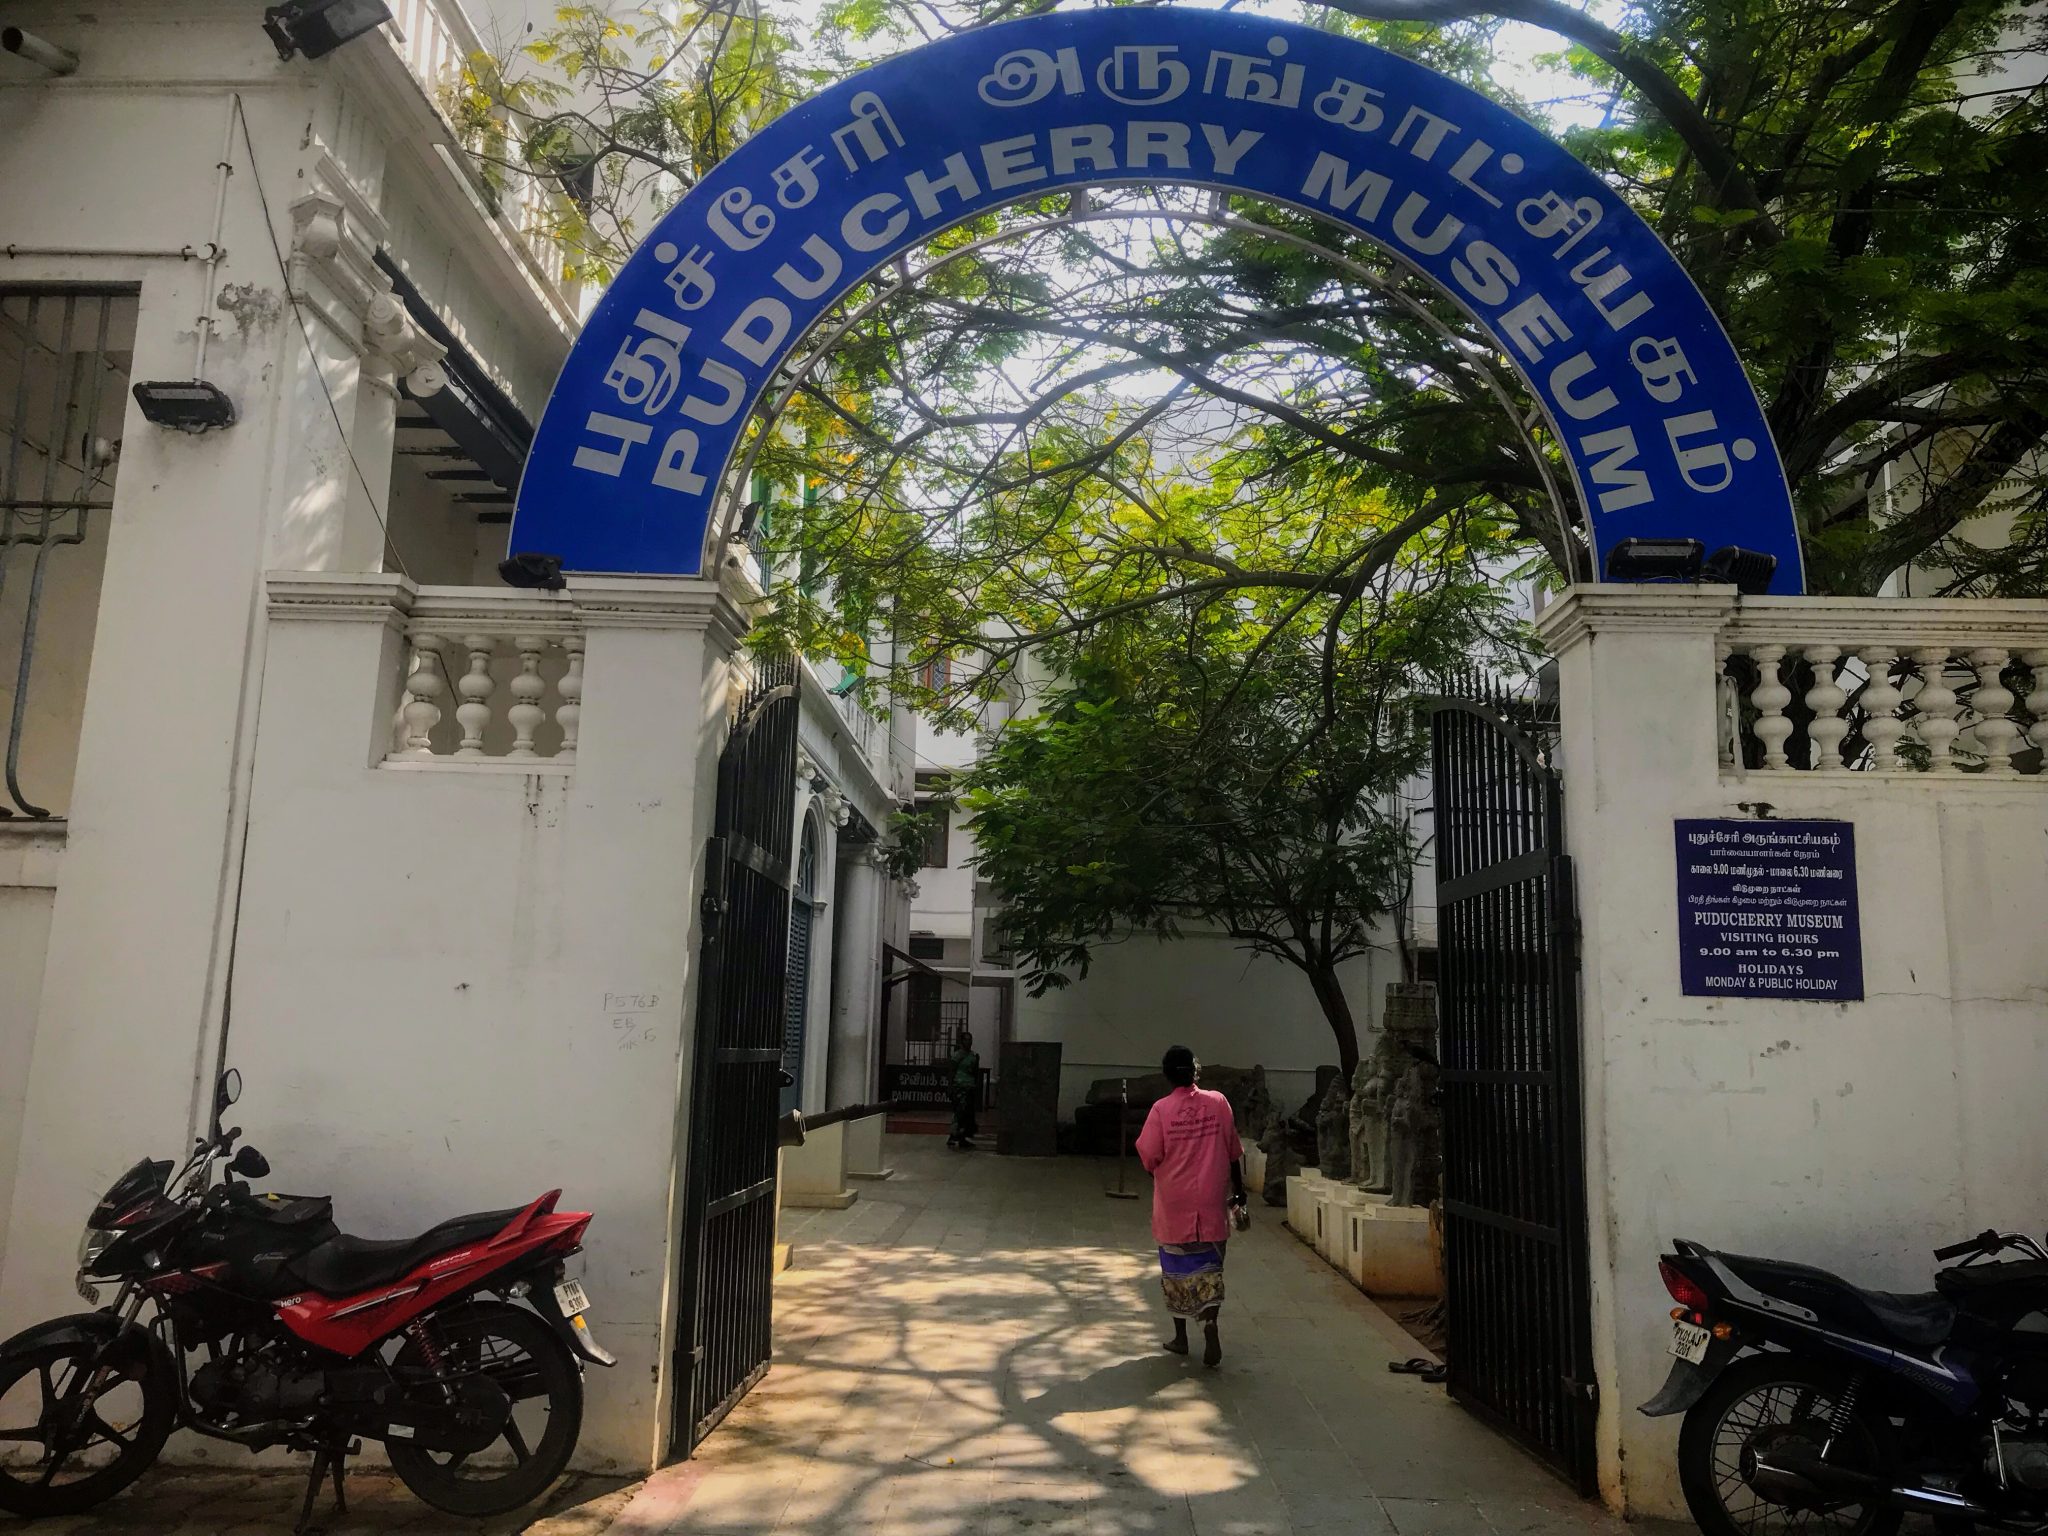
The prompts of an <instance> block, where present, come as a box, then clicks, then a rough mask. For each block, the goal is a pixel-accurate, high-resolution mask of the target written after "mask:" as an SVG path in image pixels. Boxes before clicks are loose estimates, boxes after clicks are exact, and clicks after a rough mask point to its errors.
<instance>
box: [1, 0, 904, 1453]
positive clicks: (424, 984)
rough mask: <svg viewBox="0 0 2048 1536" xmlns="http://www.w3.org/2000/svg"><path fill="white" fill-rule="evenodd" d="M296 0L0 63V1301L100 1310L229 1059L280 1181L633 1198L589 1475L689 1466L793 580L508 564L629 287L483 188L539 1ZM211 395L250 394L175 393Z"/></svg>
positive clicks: (394, 1215) (875, 748)
mask: <svg viewBox="0 0 2048 1536" xmlns="http://www.w3.org/2000/svg"><path fill="white" fill-rule="evenodd" d="M262 9H263V8H262V7H261V6H260V5H258V4H254V3H248V4H243V3H220V4H206V5H197V6H194V5H169V4H154V3H140V0H136V3H116V4H113V5H109V6H103V7H97V8H95V10H94V11H93V13H92V14H91V15H90V16H85V15H82V14H81V13H79V12H78V11H77V10H76V9H75V8H67V7H60V6H55V5H34V4H27V5H20V6H15V7H12V8H11V9H10V11H9V13H8V21H9V22H10V24H19V25H20V26H22V27H24V28H26V29H27V30H28V31H29V32H30V34H31V35H33V36H35V37H38V38H42V39H45V40H47V41H48V42H49V43H51V44H52V45H53V46H55V47H56V48H58V49H61V50H63V51H64V53H65V54H68V55H70V56H72V57H73V58H75V60H76V63H75V65H74V66H71V67H69V68H67V69H60V70H52V69H47V68H43V67H39V66H36V65H34V64H32V63H30V62H28V61H27V60H24V59H22V58H19V57H14V56H0V146H4V148H0V206H4V207H5V208H6V209H7V210H9V211H8V213H7V214H6V215H5V216H4V218H0V225H4V227H0V246H4V248H5V251H6V254H5V257H4V258H0V675H4V677H5V679H6V682H5V684H4V685H0V727H4V728H5V729H6V730H7V733H8V743H7V745H8V750H9V758H8V761H9V763H10V780H9V782H10V788H9V790H8V792H7V793H6V795H5V796H0V809H4V811H5V813H6V814H4V815H0V977H4V984H0V1213H4V1217H5V1220H4V1225H0V1334H5V1333H10V1332H12V1331H14V1330H15V1329H16V1328H18V1327H21V1326H24V1325H26V1324H27V1323H29V1322H32V1321H35V1320H37V1319H39V1318H41V1317H44V1316H48V1315H51V1314H53V1313H58V1312H64V1311H70V1310H75V1309H76V1307H77V1305H78V1303H77V1299H76V1297H75V1296H73V1295H72V1294H71V1269H72V1262H73V1251H74V1248H75V1244H76V1240H77V1234H78V1229H79V1227H80V1225H81V1224H82V1222H83V1220H84V1217H85V1214H86V1212H87V1211H88V1210H89V1209H90V1207H91V1205H92V1203H93V1202H94V1200H96V1199H97V1197H98V1195H99V1193H100V1192H101V1191H102V1190H103V1189H104V1188H105V1187H106V1186H107V1184H108V1183H109V1182H111V1180H112V1179H113V1178H114V1177H115V1176H116V1175H117V1174H118V1173H119V1172H120V1171H121V1170H122V1169H123V1168H124V1167H126V1166H127V1165H128V1164H130V1163H132V1162H133V1161H134V1160H136V1159H137V1158H139V1157H142V1156H144V1155H150V1156H162V1155H166V1154H169V1153H172V1152H175V1151H176V1150H178V1149H179V1148H180V1146H181V1145H182V1144H183V1143H185V1142H187V1141H188V1140H189V1138H190V1137H191V1136H192V1135H193V1133H194V1131H195V1129H196V1128H197V1127H198V1126H199V1125H200V1123H201V1115H202V1109H203V1106H204V1105H205V1104H206V1102H207V1100H208V1098H209V1096H210V1084H211V1081H212V1078H213V1077H214V1075H215V1073H216V1072H217V1071H218V1069H219V1068H220V1067H221V1066H222V1065H223V1064H233V1065H235V1066H236V1067H238V1068H239V1069H240V1070H241V1071H242V1073H243V1074H244V1076H245V1078H246V1080H247V1092H246V1095H245V1097H244V1100H243V1102H242V1104H241V1106H240V1107H239V1109H238V1110H237V1111H236V1115H237V1117H238V1118H239V1120H240V1121H241V1123H242V1124H243V1125H244V1127H245V1129H246V1131H247V1133H248V1137H249V1139H250V1140H251V1141H252V1142H254V1143H255V1144H257V1145H259V1146H261V1147H262V1148H263V1150H264V1151H265V1152H266V1154H267V1155H268V1156H269V1158H270V1159H271V1161H272V1163H273V1165H274V1166H275V1167H276V1168H277V1170H278V1174H277V1178H276V1180H275V1182H276V1184H277V1185H278V1187H282V1188H295V1189H301V1190H315V1191H320V1192H331V1193H332V1194H333V1195H334V1196H335V1200H336V1207H337V1215H338V1218H339V1219H340V1221H341V1222H342V1224H343V1225H344V1227H345V1228H346V1229H348V1230H351V1231H356V1232H361V1233H365V1234H369V1235H385V1236H388V1235H401V1234H408V1235H409V1234H410V1233H412V1232H416V1231H419V1230H421V1229H424V1228H425V1227H427V1226H429V1225H431V1224H433V1223H434V1222H435V1221H438V1220H440V1219H442V1218H445V1217H447V1216H449V1215H452V1214H455V1213H457V1212H461V1211H466V1210H476V1209H489V1208H495V1207H503V1206H507V1205H514V1204H519V1203H523V1202H524V1201H527V1200H530V1199H532V1198H533V1197H534V1196H536V1195H538V1194H540V1193H541V1192H543V1191H544V1190H547V1189H549V1188H552V1187H555V1186H561V1187H562V1188H563V1190H564V1197H563V1204H564V1207H565V1208H582V1209H590V1210H593V1211H595V1212H596V1221H595V1223H594V1224H593V1227H592V1229H591V1236H590V1239H589V1243H588V1248H587V1252H586V1254H585V1256H584V1258H583V1259H582V1260H580V1261H578V1262H580V1263H582V1264H583V1265H584V1266H585V1271H584V1276H583V1278H584V1280H585V1283H586V1285H587V1286H588V1288H589V1291H590V1293H591V1295H592V1297H593V1300H594V1303H595V1307H594V1311H593V1314H592V1318H593V1324H594V1327H595V1329H596V1331H597V1333H598V1335H599V1336H600V1337H601V1338H605V1339H607V1341H608V1343H609V1344H610V1347H611V1348H612V1349H613V1350H614V1351H615V1352H616V1353H617V1354H618V1355H619V1356H620V1358H621V1365H620V1367H619V1368H618V1369H617V1370H614V1371H611V1372H605V1373H598V1374H595V1375H593V1377H592V1379H591V1383H590V1389H591V1401H590V1407H589V1412H588V1414H587V1416H586V1419H585V1424H584V1431H583V1442H582V1446H581V1448H580V1451H579V1460H580V1462H581V1464H583V1465H585V1466H589V1467H593V1468H598V1467H603V1468H615V1469H619V1470H623V1471H629V1472H644V1471H645V1470H647V1469H648V1468H649V1467H650V1466H651V1465H653V1464H655V1462H656V1461H657V1460H659V1459H660V1458H661V1457H662V1456H663V1455H664V1453H665V1450H666V1447H667V1446H668V1444H669V1438H670V1436H669V1430H670V1423H669V1420H670V1408H669V1399H670V1397H671V1396H672V1394H673V1391H674V1375H675V1365H674V1357H675V1350H676V1339H677V1331H678V1327H679V1324H678V1319H677V1316H676V1306H677V1283H676V1268H677V1263H678V1235H677V1230H678V1216H677V1209H678V1199H679V1195H678V1190H679V1187H680V1185H679V1181H680V1180H681V1179H682V1177H683V1172H684V1170H683V1168H682V1158H683V1150H682V1149H683V1148H684V1147H685V1145H686V1135H685V1133H686V1129H687V1127H686V1118H687V1111H686V1106H687V1104H688V1085H689V1083H690V1081H691V1071H692V1066H693V1062H692V1059H691V1042H692V1040H693V1038H694V1036H693V1029H694V1022H693V999H694V995H695V990H696V987H697V983H698V970H699V950H700V943H701V938H702V934H701V930H700V904H701V897H702V896H703V894H704V893H703V889H702V886H703V863H704V846H705V840H706V838H707V836H708V835H709V832H710V828H711V822H712V817H713V809H714V807H713V801H714V794H715V784H716V773H715V764H716V758H717V753H718V748H719V744H720V742H721V741H722V740H723V737H724V734H725V731H726V728H727V721H728V719H729V711H730V708H731V705H732V701H733V700H734V698H735V697H736V694H737V689H736V686H735V684H736V679H737V677H738V675H739V674H740V673H741V672H743V670H744V669H745V667H746V665H747V663H746V659H745V656H744V651H743V647H742V645H741V640H742V636H743V635H744V633H745V630H746V628H747V625H748V616H747V608H748V604H749V603H750V601H751V600H752V599H753V597H754V596H755V595H756V593H757V592H758V588H756V587H754V586H753V585H752V584H751V583H750V582H749V581H748V580H747V578H746V573H745V572H744V571H741V570H735V571H731V572H728V573H726V577H725V579H724V580H723V582H722V583H721V582H720V581H675V580H667V581H657V580H638V579H634V578H611V579H590V580H584V579H578V580H576V581H574V582H573V583H572V584H571V585H570V586H569V587H568V589H567V590H566V591H544V590H513V589H510V588H508V587H506V586H504V585H503V584H502V583H501V582H500V581H499V580H498V578H497V575H496V574H495V569H494V568H495V566H496V563H497V561H498V559H499V558H500V557H501V556H502V555H503V553H504V528H503V524H504V522H505V520H506V518H507V516H508V514H509V510H510V502H511V493H512V491H513V489H514V488H515V486H516V482H517V475H518V472H519V467H520V463H521V461H522V459H523V455H524V447H525V441H524V440H525V439H527V438H530V435H531V425H530V424H531V422H532V421H533V420H534V419H535V418H536V417H537V416H538V414H539V412H540V409H541V406H542V404H543V402H544V400H545V398H546V395H547V392H548V389H549V387H550V385H551V382H552V380H553V378H554V374H555V372H556V370H557V368H558V367H559V365H560V362H561V360H562V358H563V357H564V356H565V355H566V352H567V349H568V347H569V344H570V342H571V340H572V339H573V337H574V335H575V334H576V331H577V328H578V323H579V319H580V316H581V314H582V312H583V306H584V303H585V301H586V299H587V297H588V296H587V295H585V294H584V293H583V292H581V291H580V290H579V288H578V287H577V285H576V284H575V283H574V282H573V281H571V280H569V279H568V278H566V277H565V275H564V274H565V272H566V271H567V270H568V263H567V253H565V252H563V251H562V250H561V249H559V248H558V247H556V246H554V245H553V244H551V242H550V240H549V238H548V230H549V228H550V227H551V226H550V223H549V219H548V208H547V199H548V198H550V197H552V196H555V195H556V194H555V193H554V192H553V191H552V190H551V189H550V188H548V187H546V186H544V185H541V184H538V183H534V182H530V181H516V182H515V184H514V185H512V186H510V187H507V188H503V189H498V190H493V189H492V188H490V187H488V186H486V185H485V184H484V183H483V182H482V181H481V180H480V179H479V178H478V177H477V176H475V175H474V174H473V172H472V171H471V169H470V162H469V161H468V160H467V159H466V158H465V156H464V153H463V149H462V145H461V143H460V142H459V139H458V136H457V134H456V132H455V130H454V128H453V126H452V124H451V122H450V120H449V118H448V116H447V115H446V113H445V112H444V110H443V107H442V103H443V101H444V100H445V99H446V97H445V93H446V91H447V90H448V88H449V87H450V86H451V85H452V83H453V82H454V79H455V75H456V72H457V71H458V70H459V68H460V64H461V61H462V60H463V59H464V58H466V57H468V56H469V55H470V54H472V53H474V52H476V51H477V50H479V49H481V48H485V47H488V46H492V45H494V44H495V43H496V42H497V41H499V40H501V39H502V37H503V36H509V35H513V34H514V33H516V32H517V30H518V29H520V28H522V27H523V26H524V25H525V21H526V20H527V17H526V14H525V12H526V10H528V9H531V8H530V7H522V6H520V5H517V4H510V3H508V4H507V6H506V9H505V14H504V15H502V16H494V15H488V14H482V15H479V16H478V17H476V18H474V19H473V18H472V17H470V16H468V15H466V14H465V13H464V11H463V10H462V7H461V5H460V4H459V3H458V0H398V3H395V4H394V5H393V7H392V9H393V11H394V13H395V14H394V18H393V20H392V21H391V22H389V23H387V24H385V25H383V26H381V27H378V28H376V29H374V30H373V31H372V32H370V33H368V34H367V35H365V36H363V37H361V38H359V39H357V40H355V41H353V42H350V43H348V44H346V45H345V46H343V47H341V48H339V49H338V50H336V51H334V52H333V53H331V54H329V55H328V56H326V57H324V58H320V59H314V60H309V59H306V58H303V57H301V58H295V59H292V60H289V61H281V60H280V59H279V57H278V54H277V51H276V50H275V49H274V48H273V46H272V44H271V42H270V40H269V39H268V38H267V37H266V36H265V34H264V30H263V27H262V25H261V22H262ZM216 210H218V212H216ZM195 378H197V379H203V380H205V381H206V382H207V383H209V384H211V385H212V386H215V388H216V389H217V390H218V392H219V394H220V396H222V397H224V398H225V400H226V401H228V402H230V403H231V405H232V410H233V418H234V419H233V421H232V424H231V425H226V426H222V427H218V428H216V429H214V430H209V431H205V432H202V433H190V434H188V433H186V432H182V431H177V430H171V429H167V428H165V427H162V426H159V425H156V424H153V423H152V422H151V421H150V420H148V419H147V418H146V417H145V415H144V413H143V409H142V407H141V405H139V404H138V402H137V401H136V399H135V398H134V397H133V394H132V387H133V386H134V385H136V384H142V383H148V382H154V381H167V382H171V383H175V384H179V385H183V386H189V385H190V382H191V381H192V380H194V379H195ZM188 392H189V391H188ZM159 393H162V392H159ZM173 393H176V392H173ZM39 573H40V575H39ZM32 610H33V612H32ZM836 681H837V679H836V678H835V677H833V676H827V675H820V674H819V673H818V672H817V671H816V670H815V669H811V668H808V667H807V668H805V669H803V675H802V683H801V694H802V706H803V712H802V719H801V726H800V744H801V750H802V762H801V771H800V774H799V781H798V793H797V795H796V797H795V800H794V803H793V804H792V805H791V807H790V815H791V816H792V818H793V820H794V825H795V827H796V830H797V843H798V846H800V847H807V848H808V849H809V857H808V859H807V860H805V861H804V862H803V868H802V869H801V871H800V873H799V875H798V876H797V878H799V879H800V880H801V881H802V882H803V884H802V887H801V889H800V890H799V891H797V892H796V893H795V894H796V896H797V897H798V898H799V900H798V901H797V902H796V909H797V912H798V913H799V915H800V916H801V917H802V919H803V920H804V921H805V922H806V923H807V928H806V933H805V937H806V938H807V939H808V943H806V944H805V945H804V947H803V954H804V956H805V957H806V958H805V959H804V961H803V963H802V967H801V970H800V971H799V972H798V973H797V974H795V975H793V976H792V978H791V985H790V989H789V994H790V997H791V1000H792V1003H791V1016H790V1018H789V1021H788V1028H787V1032H786V1036H785V1046H786V1049H785V1065H786V1068H788V1069H790V1070H791V1074H792V1076H793V1077H795V1078H796V1079H797V1082H796V1085H795V1086H794V1088H793V1090H792V1094H791V1098H792V1100H793V1101H794V1102H796V1103H799V1104H801V1105H802V1106H803V1107H805V1108H811V1109H816V1108H823V1107H827V1106H828V1105H830V1104H833V1103H844V1102H856V1101H862V1100H866V1099H870V1098H872V1097H874V1096H875V1089H876V1081H875V1079H876V1077H877V1075H878V1067H879V1059H880V1052H879V1046H878V1041H879V1030H878V1025H877V1023H876V1020H877V1019H878V1016H879V1009H880V1006H881V985H880V975H879V972H880V967H881V963H882V944H883V939H884V936H885V935H888V936H890V937H892V938H895V939H898V940H900V937H901V926H902V919H901V917H900V915H899V912H898V909H899V908H900V906H901V901H902V889H901V887H900V885H898V884H897V883H896V882H894V881H892V880H890V879H889V878H888V876H887V875H886V874H885V872H884V871H883V870H882V869H881V868H879V867H878V865H877V864H876V863H875V862H874V860H873V859H872V858H871V857H868V856H866V855H865V854H863V852H862V850H863V849H866V848H870V847H871V846H872V845H873V843H874V842H875V840H876V838H877V837H878V836H879V835H880V834H881V832H882V830H883V829H884V827H885V826H886V823H887V820H888V817H889V816H890V814H891V813H892V812H893V810H894V808H895V806H896V804H897V802H898V801H899V799H901V798H902V797H904V796H905V795H907V794H908V791H909V769H908V763H909V741H908V735H907V733H908V731H909V730H910V729H911V724H910V722H909V720H908V717H907V716H901V715H899V716H898V717H897V718H896V719H895V720H893V721H877V720H875V719H873V718H872V717H870V716H869V715H868V714H866V713H865V712H863V711H862V710H860V709H859V708H857V707H855V706H853V705H852V704H849V703H847V702H846V701H845V700H843V699H841V698H840V697H838V696H836V695H835V694H834V693H833V692H832V691H831V686H830V685H831V684H833V683H834V682H836ZM17 706H18V707H17ZM16 720H18V721H19V724H18V726H17V725H15V724H13V723H11V722H14V721H16ZM892 925H893V926H892ZM835 1029H836V1030H837V1032H838V1034H839V1036H840V1038H841V1040H842V1041H846V1042H852V1043H851V1044H850V1045H849V1046H848V1048H847V1049H846V1050H844V1051H843V1052H839V1053H835V1051H834V1049H833V1046H832V1044H831V1039H830V1036H831V1034H832V1033H833V1031H834V1030H835ZM863 1042H866V1043H863ZM835 1094H836V1095H838V1097H836V1098H835V1097H834V1095H835ZM875 1139H876V1142H877V1147H876V1153H875V1156H874V1157H873V1158H871V1159H870V1160H871V1161H877V1162H878V1156H879V1151H878V1145H879V1138H878V1137H877V1138H875ZM851 1155H852V1156H853V1159H854V1162H855V1164H856V1166H858V1165H859V1156H860V1153H859V1152H858V1150H856V1151H855V1152H854V1153H853V1154H851ZM194 1449H195V1450H196V1449H197V1448H194Z"/></svg>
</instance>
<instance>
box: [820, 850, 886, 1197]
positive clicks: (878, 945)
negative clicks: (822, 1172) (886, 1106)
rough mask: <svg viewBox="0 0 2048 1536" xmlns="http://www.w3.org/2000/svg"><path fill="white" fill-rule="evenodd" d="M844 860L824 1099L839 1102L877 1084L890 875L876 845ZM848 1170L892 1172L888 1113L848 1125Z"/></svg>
mask: <svg viewBox="0 0 2048 1536" xmlns="http://www.w3.org/2000/svg"><path fill="white" fill-rule="evenodd" d="M839 867H840V870H841V874H840V879H839V900H838V902H837V903H836V906H837V908H838V921H837V923H836V924H835V925H834V931H833V941H832V942H833V951H834V953H835V954H836V955H837V956H838V964H837V965H835V966H834V967H833V975H832V1054H831V1058H830V1061H829V1064H828V1069H827V1073H826V1084H825V1093H826V1103H827V1104H828V1105H829V1106H831V1107H833V1108H838V1107H840V1106H843V1105H847V1104H864V1103H868V1102H870V1101H872V1100H873V1099H874V1097H875V1095H876V1091H877V1089H878V1087H879V1084H878V1082H877V1078H878V1076H879V1073H878V1072H877V1069H876V1065H875V1056H876V1046H877V1043H878V1041H879V1039H880V1036H879V1034H878V1033H877V1029H878V1023H879V1017H880V1008H881V977H882V901H883V896H884V894H885V888H886V886H887V884H888V876H887V875H886V874H884V873H883V871H882V867H881V864H880V862H879V860H878V858H877V856H876V853H875V850H874V848H873V847H872V846H869V847H862V848H850V849H847V850H845V851H844V852H843V854H842V856H841V858H840V860H839ZM846 1171H847V1172H848V1173H849V1174H855V1175H859V1176H861V1177H865V1178H880V1177H884V1176H886V1174H887V1172H888V1170H887V1169H886V1168H885V1167H884V1166H883V1164H882V1120H881V1117H880V1116H877V1117H875V1118H874V1119H871V1120H859V1121H855V1122H853V1124H852V1125H850V1126H849V1127H848V1132H847V1138H846Z"/></svg>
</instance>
